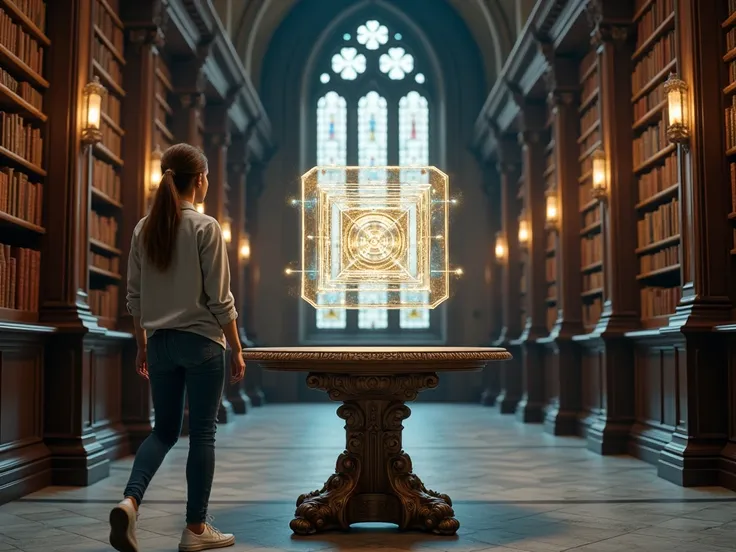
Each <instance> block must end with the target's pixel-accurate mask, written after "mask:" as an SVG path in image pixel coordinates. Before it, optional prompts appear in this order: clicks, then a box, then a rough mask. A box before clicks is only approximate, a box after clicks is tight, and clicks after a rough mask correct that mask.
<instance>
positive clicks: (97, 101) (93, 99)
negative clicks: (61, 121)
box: [87, 93, 102, 129]
mask: <svg viewBox="0 0 736 552" xmlns="http://www.w3.org/2000/svg"><path fill="white" fill-rule="evenodd" d="M100 119H102V96H100V95H99V94H94V93H93V94H90V96H89V99H88V100H87V128H94V129H98V128H100Z"/></svg>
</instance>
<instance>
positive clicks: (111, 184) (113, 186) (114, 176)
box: [92, 159, 120, 201]
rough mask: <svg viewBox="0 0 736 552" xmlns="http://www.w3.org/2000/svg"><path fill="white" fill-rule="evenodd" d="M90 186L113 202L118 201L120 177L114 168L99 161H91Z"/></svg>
mask: <svg viewBox="0 0 736 552" xmlns="http://www.w3.org/2000/svg"><path fill="white" fill-rule="evenodd" d="M92 186H94V187H95V188H97V189H98V190H100V191H101V192H103V193H104V194H107V195H108V196H110V197H111V198H112V199H114V200H115V201H120V175H119V174H118V172H117V171H116V170H115V167H113V166H112V165H110V164H109V163H106V162H105V161H102V160H101V159H95V160H94V161H93V165H92Z"/></svg>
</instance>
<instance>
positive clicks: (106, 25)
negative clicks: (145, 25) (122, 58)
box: [95, 0, 124, 54]
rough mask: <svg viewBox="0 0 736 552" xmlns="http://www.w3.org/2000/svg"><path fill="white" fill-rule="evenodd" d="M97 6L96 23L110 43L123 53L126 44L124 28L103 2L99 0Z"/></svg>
mask: <svg viewBox="0 0 736 552" xmlns="http://www.w3.org/2000/svg"><path fill="white" fill-rule="evenodd" d="M96 7H97V9H96V10H95V24H96V25H97V26H98V27H99V28H100V31H102V34H104V35H105V38H107V39H108V40H109V41H110V43H112V45H113V47H114V48H115V49H116V50H117V51H118V52H120V53H121V54H122V53H123V44H124V36H123V30H122V29H121V28H120V27H119V26H118V24H117V22H116V21H115V20H114V19H113V18H112V17H111V16H110V14H109V13H108V11H107V10H106V9H105V7H104V6H103V5H102V2H100V1H99V0H97V6H96ZM113 9H114V8H113Z"/></svg>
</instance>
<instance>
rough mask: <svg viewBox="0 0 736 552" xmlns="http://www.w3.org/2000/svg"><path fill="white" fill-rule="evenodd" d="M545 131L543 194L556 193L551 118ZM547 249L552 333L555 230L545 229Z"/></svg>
mask: <svg viewBox="0 0 736 552" xmlns="http://www.w3.org/2000/svg"><path fill="white" fill-rule="evenodd" d="M547 120H548V123H547V130H548V133H549V136H550V139H549V141H548V142H547V147H546V148H545V151H544V154H545V162H544V189H545V193H548V194H550V193H555V194H556V193H557V167H556V166H555V159H556V157H555V141H554V138H552V136H553V133H552V124H553V122H552V121H553V118H552V117H548V119H547ZM545 232H546V234H547V247H546V251H545V261H544V264H545V273H546V280H547V329H548V330H550V331H552V328H554V326H555V323H556V322H557V311H558V300H559V299H558V298H559V287H558V278H559V271H558V268H557V255H558V239H557V230H556V229H554V228H547V229H546V230H545Z"/></svg>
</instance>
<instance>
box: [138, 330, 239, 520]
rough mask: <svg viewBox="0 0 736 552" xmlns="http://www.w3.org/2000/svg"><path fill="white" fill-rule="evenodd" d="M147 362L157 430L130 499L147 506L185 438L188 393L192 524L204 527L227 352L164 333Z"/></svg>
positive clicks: (153, 341)
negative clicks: (145, 497) (172, 453)
mask: <svg viewBox="0 0 736 552" xmlns="http://www.w3.org/2000/svg"><path fill="white" fill-rule="evenodd" d="M147 360H148V373H149V375H150V380H151V397H152V399H153V409H154V413H155V426H154V428H153V431H152V432H151V435H149V436H148V437H147V438H146V440H145V441H143V443H142V444H141V446H140V448H139V449H138V452H137V453H136V456H135V462H134V463H133V471H132V472H131V474H130V479H129V480H128V485H127V487H126V488H125V495H124V496H129V497H132V498H134V499H135V500H136V501H137V502H138V504H140V503H141V502H142V500H143V495H144V493H145V492H146V489H147V488H148V485H149V484H150V482H151V479H152V478H153V476H154V475H155V474H156V471H157V470H158V468H159V467H160V466H161V463H162V462H163V460H164V458H165V457H166V454H167V453H168V452H169V450H171V447H173V446H174V444H176V441H177V440H178V438H179V435H180V434H181V426H182V419H183V418H184V393H185V391H186V393H187V395H188V398H189V456H188V458H187V523H201V522H204V521H205V519H206V518H207V505H208V503H209V499H210V492H211V490H212V479H213V477H214V474H215V431H216V429H217V412H218V410H219V408H220V400H221V398H222V392H223V389H224V384H225V349H223V347H222V346H221V345H220V344H219V343H215V342H214V341H212V340H210V339H207V338H206V337H203V336H201V335H198V334H195V333H191V332H182V331H179V330H159V331H157V332H156V333H155V334H153V335H152V336H151V338H150V339H149V340H148V356H147Z"/></svg>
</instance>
